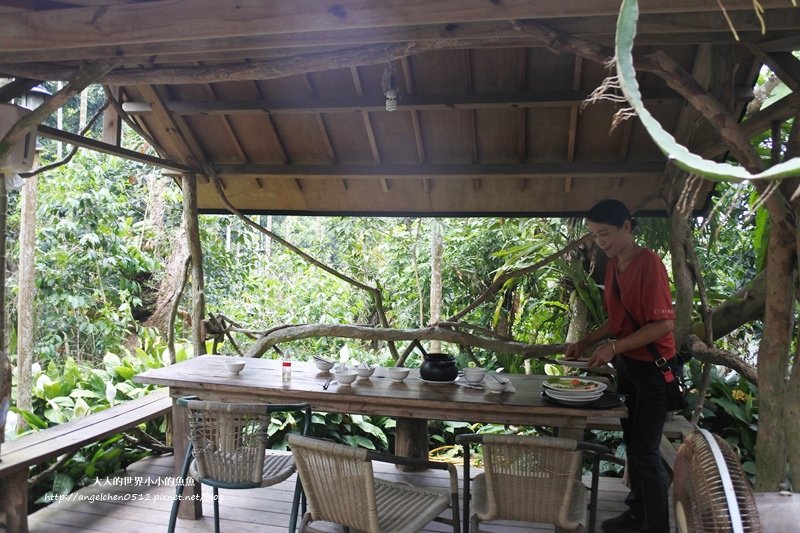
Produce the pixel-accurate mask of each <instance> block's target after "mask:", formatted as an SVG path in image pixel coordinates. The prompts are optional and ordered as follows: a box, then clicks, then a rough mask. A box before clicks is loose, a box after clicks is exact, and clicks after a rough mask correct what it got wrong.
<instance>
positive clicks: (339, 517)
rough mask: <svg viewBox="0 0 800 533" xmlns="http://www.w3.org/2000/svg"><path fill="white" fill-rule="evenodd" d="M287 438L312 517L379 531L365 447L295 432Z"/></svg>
mask: <svg viewBox="0 0 800 533" xmlns="http://www.w3.org/2000/svg"><path fill="white" fill-rule="evenodd" d="M288 440H289V446H291V448H292V455H293V456H294V462H295V465H296V466H297V473H298V475H299V476H300V481H301V482H302V484H303V490H304V491H305V494H306V498H307V499H308V511H309V513H311V517H312V518H313V520H324V521H328V522H334V523H336V524H340V525H342V526H346V527H349V528H351V529H357V530H360V531H366V532H377V531H380V528H379V526H378V511H377V503H376V498H375V484H374V482H373V472H372V463H371V462H370V461H369V460H368V459H367V450H365V449H363V448H355V447H352V446H346V445H343V444H336V443H333V442H329V441H324V440H319V439H313V438H309V437H303V436H300V435H294V434H292V435H289V436H288Z"/></svg>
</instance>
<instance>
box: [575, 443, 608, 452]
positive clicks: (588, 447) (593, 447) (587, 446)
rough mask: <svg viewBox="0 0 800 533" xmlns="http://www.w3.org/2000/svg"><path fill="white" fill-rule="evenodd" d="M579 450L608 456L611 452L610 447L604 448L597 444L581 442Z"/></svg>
mask: <svg viewBox="0 0 800 533" xmlns="http://www.w3.org/2000/svg"><path fill="white" fill-rule="evenodd" d="M578 449H579V450H581V451H584V452H592V453H596V454H597V455H606V454H608V453H609V452H610V451H611V449H610V448H609V447H608V446H603V445H602V444H596V443H594V442H579V443H578Z"/></svg>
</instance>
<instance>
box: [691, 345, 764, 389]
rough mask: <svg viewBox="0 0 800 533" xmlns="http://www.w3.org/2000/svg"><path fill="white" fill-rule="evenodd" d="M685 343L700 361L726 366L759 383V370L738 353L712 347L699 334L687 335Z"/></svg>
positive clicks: (748, 379) (750, 380) (754, 383)
mask: <svg viewBox="0 0 800 533" xmlns="http://www.w3.org/2000/svg"><path fill="white" fill-rule="evenodd" d="M683 344H684V347H685V348H686V349H687V350H688V351H689V352H690V353H691V354H692V355H694V356H695V357H697V359H699V360H700V361H703V362H705V363H712V364H715V365H723V366H726V367H728V368H730V369H731V370H735V371H736V372H738V373H739V375H741V376H742V377H743V378H745V379H746V380H747V381H749V382H750V383H752V384H753V385H758V370H756V367H754V366H753V365H751V364H749V363H747V362H746V361H744V360H742V358H741V357H739V356H738V355H736V354H734V353H731V352H728V351H725V350H720V349H718V348H711V347H709V346H708V345H707V344H706V343H704V342H703V341H702V340H700V337H698V336H697V335H687V336H686V338H685V339H684V341H683Z"/></svg>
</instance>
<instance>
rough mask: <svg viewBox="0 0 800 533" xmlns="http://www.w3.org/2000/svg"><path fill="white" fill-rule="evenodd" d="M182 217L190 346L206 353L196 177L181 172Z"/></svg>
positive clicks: (196, 354) (197, 353)
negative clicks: (188, 257)
mask: <svg viewBox="0 0 800 533" xmlns="http://www.w3.org/2000/svg"><path fill="white" fill-rule="evenodd" d="M182 185H183V218H184V223H185V224H186V236H187V241H188V246H189V253H190V254H191V258H192V346H193V347H194V355H195V356H198V355H202V354H204V353H206V343H205V332H204V331H203V317H204V316H205V289H204V280H203V249H202V247H201V246H200V225H199V222H198V220H197V177H196V176H195V175H194V174H183V178H182Z"/></svg>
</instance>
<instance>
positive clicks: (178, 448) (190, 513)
mask: <svg viewBox="0 0 800 533" xmlns="http://www.w3.org/2000/svg"><path fill="white" fill-rule="evenodd" d="M188 438H189V418H188V417H187V416H186V409H185V408H183V407H180V406H178V405H177V404H176V403H175V398H173V399H172V446H173V450H175V479H178V478H179V477H180V476H181V468H182V467H183V459H184V458H185V457H186V448H187V447H188V444H189V440H188ZM201 495H202V491H201V489H200V483H197V482H194V483H193V484H191V485H186V486H185V487H184V488H183V497H182V500H183V501H182V502H181V505H180V507H179V508H178V517H180V518H184V519H187V520H197V519H198V518H200V517H201V516H203V503H202V501H201V500H200V497H201Z"/></svg>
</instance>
